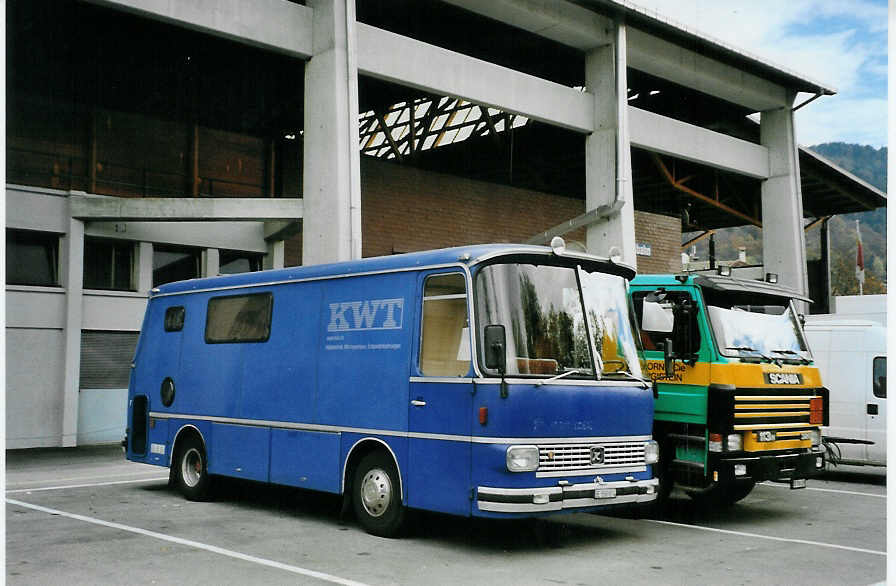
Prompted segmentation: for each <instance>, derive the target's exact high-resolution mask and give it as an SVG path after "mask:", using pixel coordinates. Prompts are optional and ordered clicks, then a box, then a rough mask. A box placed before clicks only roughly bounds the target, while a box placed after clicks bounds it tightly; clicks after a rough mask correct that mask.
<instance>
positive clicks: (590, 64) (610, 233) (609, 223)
mask: <svg viewBox="0 0 896 586" xmlns="http://www.w3.org/2000/svg"><path fill="white" fill-rule="evenodd" d="M614 39H615V43H614V44H611V45H604V46H602V47H598V48H596V49H593V50H592V51H591V52H589V53H588V55H587V56H586V58H585V84H586V86H587V88H588V91H589V92H590V93H591V94H593V95H594V132H592V133H591V134H590V135H589V136H588V137H587V138H586V139H585V208H586V212H587V211H590V210H593V209H595V208H597V207H599V206H602V205H611V204H613V203H614V202H615V201H616V200H617V199H618V200H621V201H623V202H624V204H623V207H622V209H621V210H620V212H619V214H617V215H615V216H611V217H610V218H608V219H606V220H600V221H598V222H595V223H594V224H592V225H591V226H589V227H588V230H587V234H586V248H587V249H588V252H590V253H591V254H596V255H598V256H607V255H608V252H609V250H610V247H612V246H616V247H618V248H619V251H620V252H621V253H622V260H623V262H625V263H626V264H629V265H632V266H636V263H637V257H636V255H635V208H634V194H633V192H632V181H631V178H632V165H631V153H630V151H631V146H630V143H629V134H628V99H627V97H628V90H627V88H628V82H627V75H626V58H625V54H626V29H625V25H623V24H618V23H617V24H616V25H615V35H614Z"/></svg>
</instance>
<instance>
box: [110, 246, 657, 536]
mask: <svg viewBox="0 0 896 586" xmlns="http://www.w3.org/2000/svg"><path fill="white" fill-rule="evenodd" d="M633 275H634V271H633V270H632V269H631V268H629V267H627V266H624V265H620V264H616V263H613V262H611V261H609V260H607V259H601V258H597V257H593V256H589V255H584V254H578V253H573V252H567V251H565V247H564V246H563V244H562V241H558V242H556V243H555V246H554V247H553V248H550V247H541V246H525V245H509V244H501V245H476V246H466V247H460V248H450V249H443V250H434V251H427V252H419V253H411V254H403V255H396V256H389V257H380V258H368V259H364V260H358V261H352V262H343V263H335V264H328V265H318V266H309V267H295V268H286V269H278V270H272V271H264V272H256V273H245V274H239V275H228V276H221V277H214V278H206V279H195V280H190V281H182V282H177V283H170V284H167V285H163V286H161V287H158V288H156V289H153V290H152V292H151V295H150V299H149V303H148V306H147V310H146V315H145V318H144V322H143V329H142V331H141V334H140V340H139V342H138V345H137V351H136V356H135V358H134V363H133V368H132V371H131V378H130V387H129V392H128V430H127V434H126V438H125V441H124V443H125V448H126V453H127V458H128V459H129V460H133V461H135V462H143V463H147V464H155V465H159V466H167V467H170V468H171V480H172V483H173V484H174V485H175V486H176V487H177V488H178V489H179V491H180V492H182V493H183V494H184V496H186V497H187V498H188V499H192V500H201V499H204V498H206V497H207V496H208V493H209V488H210V486H211V483H212V482H213V480H214V478H215V476H230V477H238V478H244V479H249V480H253V481H259V482H269V483H276V484H283V485H290V486H297V487H302V488H308V489H314V490H320V491H326V492H331V493H337V494H343V495H344V498H346V499H349V500H350V503H351V506H352V507H353V509H354V511H355V513H356V515H357V517H358V519H359V522H360V524H361V525H362V526H363V527H364V528H365V529H366V530H367V531H369V532H370V533H373V534H377V535H384V536H391V535H395V534H397V533H398V532H399V531H400V530H401V528H402V524H403V521H404V518H405V511H406V508H417V509H424V510H429V511H439V512H444V513H450V514H455V515H464V516H477V517H498V518H507V517H532V516H537V515H542V514H546V513H555V512H561V511H587V510H594V509H598V508H602V507H607V506H610V505H618V504H624V503H637V502H646V501H650V500H652V499H654V498H655V496H656V486H657V480H656V479H655V478H654V475H653V473H652V466H651V465H652V464H654V463H656V461H657V458H658V448H657V444H656V443H655V442H654V441H653V440H652V439H651V431H652V425H653V396H652V390H651V387H650V385H649V382H646V381H645V380H644V379H643V378H642V373H641V370H640V363H639V361H638V347H637V346H636V341H635V340H636V338H635V334H634V332H635V331H636V330H635V326H634V324H633V322H632V318H631V316H632V312H631V311H630V304H629V301H628V298H627V287H628V280H629V279H631V278H632V277H633Z"/></svg>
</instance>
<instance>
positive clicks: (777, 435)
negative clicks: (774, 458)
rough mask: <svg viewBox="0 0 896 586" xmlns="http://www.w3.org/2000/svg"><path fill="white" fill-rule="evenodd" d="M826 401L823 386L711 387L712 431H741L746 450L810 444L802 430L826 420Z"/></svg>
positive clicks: (826, 397)
mask: <svg viewBox="0 0 896 586" xmlns="http://www.w3.org/2000/svg"><path fill="white" fill-rule="evenodd" d="M827 404H828V390H827V389H825V388H823V387H821V388H808V389H806V388H799V389H795V388H789V389H776V388H759V389H756V388H753V389H744V388H733V387H729V386H727V385H726V386H725V387H722V386H721V385H720V386H716V387H715V388H712V387H711V390H710V397H709V409H710V411H711V413H710V417H709V421H710V428H711V429H710V431H711V432H717V433H721V434H726V433H732V432H734V433H737V432H740V433H742V434H743V437H744V450H745V451H760V450H782V449H791V448H800V447H807V446H808V445H809V444H808V443H807V442H808V438H807V436H804V435H803V433H804V432H807V431H809V430H811V429H817V428H818V427H819V426H821V425H824V424H826V423H827ZM712 428H715V429H712Z"/></svg>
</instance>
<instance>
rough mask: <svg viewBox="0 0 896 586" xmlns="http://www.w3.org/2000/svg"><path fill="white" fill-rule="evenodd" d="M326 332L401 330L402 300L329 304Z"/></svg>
mask: <svg viewBox="0 0 896 586" xmlns="http://www.w3.org/2000/svg"><path fill="white" fill-rule="evenodd" d="M329 305H330V323H329V324H327V331H328V332H353V331H363V330H396V329H401V321H402V316H403V313H404V312H403V309H404V299H367V300H363V301H343V302H341V303H330V304H329Z"/></svg>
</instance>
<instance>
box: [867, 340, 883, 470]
mask: <svg viewBox="0 0 896 586" xmlns="http://www.w3.org/2000/svg"><path fill="white" fill-rule="evenodd" d="M866 368H867V367H866ZM870 370H871V381H870V383H871V384H866V387H867V389H866V393H867V400H866V401H865V412H866V418H865V429H866V436H865V437H867V438H868V440H869V441H872V442H874V443H873V444H871V445H867V446H865V450H866V454H865V455H866V458H865V459H866V460H867V461H868V463H869V464H886V463H887V357H886V356H876V357H874V358H873V359H872V360H871V364H870Z"/></svg>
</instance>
